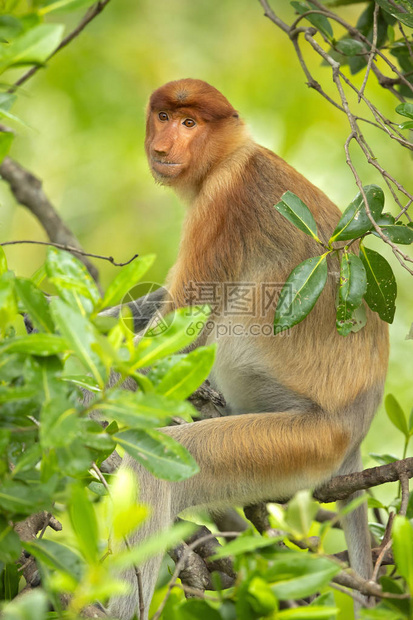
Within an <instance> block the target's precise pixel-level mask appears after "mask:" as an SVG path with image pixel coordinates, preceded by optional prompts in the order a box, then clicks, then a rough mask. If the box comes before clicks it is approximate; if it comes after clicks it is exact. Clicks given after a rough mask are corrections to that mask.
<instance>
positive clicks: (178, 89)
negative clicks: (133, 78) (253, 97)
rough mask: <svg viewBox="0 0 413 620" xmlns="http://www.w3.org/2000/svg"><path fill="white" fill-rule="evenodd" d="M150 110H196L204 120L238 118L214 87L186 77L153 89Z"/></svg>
mask: <svg viewBox="0 0 413 620" xmlns="http://www.w3.org/2000/svg"><path fill="white" fill-rule="evenodd" d="M149 107H150V109H151V110H170V111H174V110H181V111H182V109H185V110H188V109H190V110H191V111H196V112H197V113H198V114H199V116H200V117H201V119H202V120H204V121H205V122H211V121H219V120H223V119H225V118H230V117H234V118H238V113H237V112H236V110H234V108H233V107H232V105H231V104H230V103H229V101H228V100H227V99H226V98H225V97H224V95H223V94H221V93H220V92H219V90H217V89H216V88H214V87H213V86H211V85H210V84H207V82H203V81H202V80H193V79H191V78H187V79H184V80H176V81H174V82H168V83H167V84H164V85H163V86H161V87H160V88H158V90H155V91H154V92H153V93H152V95H151V98H150V100H149Z"/></svg>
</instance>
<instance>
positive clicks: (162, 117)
mask: <svg viewBox="0 0 413 620" xmlns="http://www.w3.org/2000/svg"><path fill="white" fill-rule="evenodd" d="M158 118H159V120H160V121H168V120H169V116H168V115H167V113H166V112H159V114H158Z"/></svg>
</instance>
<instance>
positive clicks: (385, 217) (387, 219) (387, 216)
mask: <svg viewBox="0 0 413 620" xmlns="http://www.w3.org/2000/svg"><path fill="white" fill-rule="evenodd" d="M395 223H396V220H395V219H394V216H393V215H392V214H391V213H388V212H386V213H382V214H381V215H379V217H378V218H377V220H376V224H378V225H379V226H389V225H390V224H395Z"/></svg>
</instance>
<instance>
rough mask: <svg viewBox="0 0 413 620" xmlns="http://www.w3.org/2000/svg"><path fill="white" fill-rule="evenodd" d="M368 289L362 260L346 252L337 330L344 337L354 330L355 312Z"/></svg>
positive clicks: (343, 262) (342, 262)
mask: <svg viewBox="0 0 413 620" xmlns="http://www.w3.org/2000/svg"><path fill="white" fill-rule="evenodd" d="M366 288H367V277H366V270H365V269H364V266H363V263H362V262H361V260H360V258H359V257H358V256H356V255H355V254H352V253H351V252H344V253H343V256H342V259H341V269H340V286H339V289H338V307H337V320H336V326H337V330H338V332H339V333H340V334H341V335H342V336H347V334H349V333H350V332H351V330H352V329H353V326H354V319H353V312H354V310H355V309H356V308H358V307H359V306H360V304H361V302H362V299H363V295H364V293H365V292H366Z"/></svg>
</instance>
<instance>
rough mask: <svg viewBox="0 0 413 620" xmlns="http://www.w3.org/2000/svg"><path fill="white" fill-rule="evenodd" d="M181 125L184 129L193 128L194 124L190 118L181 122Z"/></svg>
mask: <svg viewBox="0 0 413 620" xmlns="http://www.w3.org/2000/svg"><path fill="white" fill-rule="evenodd" d="M182 125H185V127H195V125H196V122H195V121H194V120H193V119H192V118H186V119H185V120H184V121H182Z"/></svg>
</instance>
